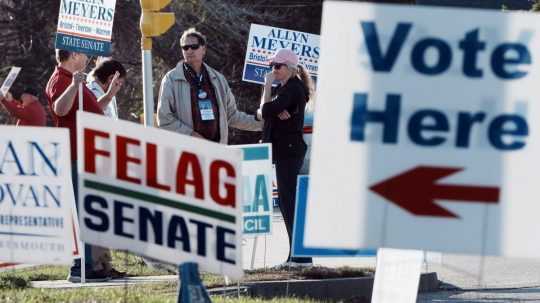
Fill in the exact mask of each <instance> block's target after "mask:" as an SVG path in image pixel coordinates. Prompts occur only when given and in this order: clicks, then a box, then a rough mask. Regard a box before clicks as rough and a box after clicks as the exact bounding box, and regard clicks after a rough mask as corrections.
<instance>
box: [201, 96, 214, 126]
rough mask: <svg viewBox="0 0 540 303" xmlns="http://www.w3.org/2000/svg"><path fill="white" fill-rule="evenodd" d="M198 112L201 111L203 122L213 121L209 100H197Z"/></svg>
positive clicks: (212, 111)
mask: <svg viewBox="0 0 540 303" xmlns="http://www.w3.org/2000/svg"><path fill="white" fill-rule="evenodd" d="M199 110H200V111H201V119H202V120H203V121H210V120H214V119H215V117H214V110H213V109H212V101H210V100H209V99H205V100H199Z"/></svg>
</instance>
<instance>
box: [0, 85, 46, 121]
mask: <svg viewBox="0 0 540 303" xmlns="http://www.w3.org/2000/svg"><path fill="white" fill-rule="evenodd" d="M37 95H38V93H37V92H36V90H34V89H33V88H31V87H26V88H24V89H23V90H22V92H21V93H20V94H16V98H15V99H14V98H13V96H12V95H11V93H9V92H8V93H7V94H6V96H5V97H3V96H2V95H1V94H0V104H2V106H3V107H4V108H5V109H6V110H7V111H8V112H9V113H10V114H11V115H12V116H13V117H15V118H17V125H18V126H46V125H47V114H45V109H43V105H41V103H39V99H38V97H37Z"/></svg>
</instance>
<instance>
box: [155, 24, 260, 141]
mask: <svg viewBox="0 0 540 303" xmlns="http://www.w3.org/2000/svg"><path fill="white" fill-rule="evenodd" d="M180 45H181V48H182V55H183V57H184V60H182V61H180V62H179V63H178V64H177V65H176V67H175V68H174V69H172V70H171V71H169V72H168V73H167V74H166V75H165V77H164V78H163V80H162V81H161V87H160V91H159V101H158V108H157V110H158V116H157V124H158V126H159V127H160V128H164V129H168V130H170V131H174V132H177V133H180V134H184V135H188V136H194V137H198V138H203V139H206V140H210V141H214V142H218V143H222V144H227V143H228V136H229V126H230V127H234V128H238V129H243V130H250V131H260V130H261V129H262V121H260V119H258V117H256V116H252V115H247V114H245V113H242V112H240V111H238V110H237V108H236V101H235V98H234V95H233V94H232V91H231V89H230V87H229V84H228V83H227V80H226V79H225V77H224V76H223V75H222V74H221V73H219V72H218V71H216V70H215V69H213V68H211V67H210V66H208V65H207V64H206V63H204V62H203V60H204V56H205V54H206V37H205V36H204V35H203V34H202V33H200V32H198V31H196V30H195V29H194V28H190V29H188V30H186V31H184V33H183V34H182V37H181V38H180Z"/></svg>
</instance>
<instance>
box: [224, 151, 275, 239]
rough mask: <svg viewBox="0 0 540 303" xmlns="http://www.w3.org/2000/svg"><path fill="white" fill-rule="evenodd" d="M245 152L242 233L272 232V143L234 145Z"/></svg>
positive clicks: (254, 234)
mask: <svg viewBox="0 0 540 303" xmlns="http://www.w3.org/2000/svg"><path fill="white" fill-rule="evenodd" d="M233 147H234V148H240V149H242V150H243V152H244V160H243V161H242V178H243V180H242V184H243V189H244V192H243V196H242V198H243V201H244V204H243V211H244V212H243V220H244V222H243V225H244V235H245V236H260V235H268V234H271V233H272V212H273V209H274V207H273V205H272V174H273V168H272V145H271V144H268V143H264V144H249V145H234V146H233Z"/></svg>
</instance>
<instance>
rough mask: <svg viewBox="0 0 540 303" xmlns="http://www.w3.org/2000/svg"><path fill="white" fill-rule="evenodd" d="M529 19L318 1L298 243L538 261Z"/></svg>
mask: <svg viewBox="0 0 540 303" xmlns="http://www.w3.org/2000/svg"><path fill="white" fill-rule="evenodd" d="M457 18H459V22H455V20H456V19H457ZM537 19H538V18H537V15H535V14H529V13H521V12H520V13H513V12H504V13H503V12H497V11H485V10H467V9H449V8H432V7H415V6H394V5H377V4H367V3H350V2H335V1H329V2H325V3H324V10H323V25H322V41H321V48H323V49H324V50H325V51H324V52H323V53H322V57H321V67H320V68H321V72H320V78H321V79H320V82H319V84H320V85H319V88H318V93H319V94H318V96H317V100H319V102H318V103H317V104H316V107H317V108H316V110H315V112H317V115H315V128H314V135H313V151H312V161H311V165H312V166H311V168H310V169H311V174H312V177H311V181H310V182H311V184H310V187H309V193H308V204H307V209H306V216H307V218H306V225H305V239H304V241H305V243H304V244H305V245H306V246H314V247H332V248H335V249H366V248H378V247H390V248H403V249H421V250H433V251H445V252H456V253H468V254H494V255H506V256H531V257H538V256H540V243H538V242H537V241H531V239H534V238H535V237H536V235H537V234H538V233H540V220H538V214H539V213H540V204H539V203H538V199H539V198H540V186H538V184H537V181H536V180H537V179H538V169H537V168H538V165H536V164H535V163H536V162H537V161H538V159H537V155H539V154H540V137H539V136H538V133H537V132H536V133H535V130H538V129H540V125H538V122H537V121H538V120H535V119H536V118H534V117H540V103H539V102H537V100H538V99H540V90H538V83H540V49H539V48H538V47H537V45H538V44H539V43H540V23H539V22H538V20H537ZM450 24H451V26H450ZM345 75H346V76H345ZM336 100H337V101H336ZM338 222H339V223H338Z"/></svg>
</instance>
